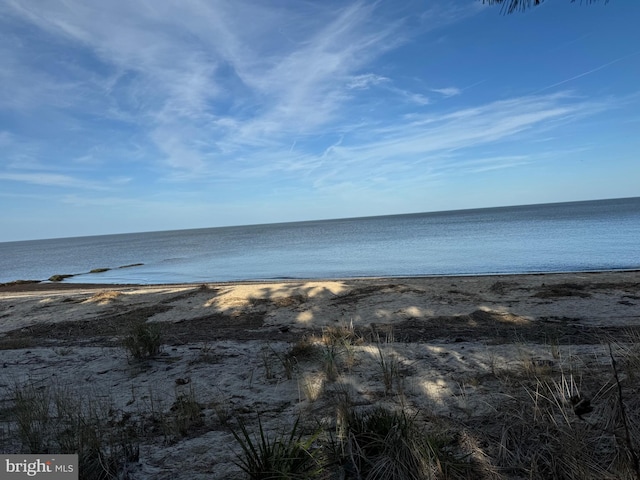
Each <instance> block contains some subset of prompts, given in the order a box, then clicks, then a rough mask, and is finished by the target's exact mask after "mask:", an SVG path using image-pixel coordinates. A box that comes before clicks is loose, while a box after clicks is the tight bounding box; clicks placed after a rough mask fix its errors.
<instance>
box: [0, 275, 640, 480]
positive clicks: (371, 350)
mask: <svg viewBox="0 0 640 480" xmlns="http://www.w3.org/2000/svg"><path fill="white" fill-rule="evenodd" d="M141 323H145V324H147V323H153V324H154V325H157V328H158V329H159V331H160V332H161V338H162V348H161V352H160V353H159V354H157V355H155V356H153V357H151V358H146V359H142V360H139V359H134V358H132V355H131V351H130V350H128V349H127V348H124V347H123V339H124V338H125V337H126V336H127V335H128V332H130V329H131V328H132V325H136V324H141ZM610 348H611V349H610ZM634 355H637V358H638V359H640V272H638V271H619V272H593V273H562V274H532V275H494V276H468V277H460V276H451V277H433V278H431V277H415V278H375V279H346V280H309V281H307V280H300V281H277V282H244V283H220V284H213V283H212V284H204V285H200V284H198V285H154V286H135V285H118V286H115V285H112V286H105V285H78V284H65V283H64V282H62V283H58V284H53V283H41V284H28V285H6V286H3V287H0V364H1V365H2V369H1V370H0V395H1V398H0V420H1V422H2V429H1V431H0V451H2V452H3V453H19V452H25V451H26V449H25V448H26V447H25V444H24V443H25V439H24V431H21V430H20V427H19V426H18V425H17V424H16V423H15V422H16V420H17V410H16V408H15V400H16V393H17V392H24V391H32V390H29V389H35V390H33V391H43V390H46V391H52V392H60V391H64V392H73V397H74V398H78V399H82V404H83V405H87V404H93V403H94V402H98V403H100V405H108V409H109V412H110V413H109V415H112V416H113V419H112V420H113V422H112V423H114V422H115V423H117V422H120V423H121V424H124V423H127V424H128V425H129V426H130V427H131V431H132V432H133V431H135V434H134V433H132V434H131V438H134V439H135V443H136V444H139V447H140V452H139V460H138V461H137V462H133V463H131V464H130V465H129V466H128V467H127V468H128V470H129V474H130V476H131V478H140V479H205V478H207V479H212V478H213V479H226V478H244V477H243V476H242V475H241V472H240V470H239V468H238V466H237V465H236V464H235V463H234V461H236V460H237V459H236V456H235V452H238V451H239V448H238V446H237V442H236V440H235V439H234V437H233V435H232V433H231V431H230V428H234V425H235V426H236V428H237V425H238V423H237V422H238V419H241V420H242V421H243V422H244V423H245V424H246V425H247V428H248V429H249V430H250V431H255V430H256V428H257V425H258V424H257V415H258V414H259V415H260V419H261V422H262V424H263V426H264V428H265V431H267V432H277V431H279V429H281V428H284V427H286V426H287V425H289V426H290V425H291V423H292V422H293V421H294V419H295V418H297V417H298V416H300V418H301V422H302V425H303V427H304V428H305V429H307V428H308V429H310V430H311V429H313V428H314V425H315V426H317V425H318V424H319V423H318V422H320V423H321V424H323V425H328V427H326V428H327V429H328V430H330V429H332V428H333V429H334V430H335V425H334V424H335V422H336V420H335V419H336V407H337V405H344V403H345V402H346V403H348V405H349V407H350V408H368V407H371V406H374V405H385V406H388V407H390V408H405V409H406V410H408V411H411V412H418V413H419V415H420V418H421V419H423V420H424V422H425V424H428V426H429V428H436V426H437V427H438V428H441V429H442V431H444V432H445V433H447V432H448V433H450V434H451V440H450V442H451V446H450V448H451V450H452V451H454V453H455V454H456V455H458V456H459V458H464V461H465V462H471V463H473V464H474V468H475V469H476V470H475V472H476V473H475V474H474V476H476V477H472V478H482V476H485V477H486V478H522V477H524V476H526V473H527V472H528V473H530V474H531V475H532V476H533V478H544V476H542V473H540V475H538V473H536V472H535V471H534V472H533V473H531V471H527V468H529V469H530V468H531V459H530V458H529V457H531V456H532V455H533V456H535V455H534V454H530V455H529V457H527V455H528V454H527V451H525V452H524V453H521V452H520V453H517V452H514V451H513V450H514V448H513V444H512V443H509V442H510V441H511V442H513V441H515V440H514V438H517V435H525V433H523V432H525V431H526V430H525V431H523V432H520V434H519V433H518V432H517V429H518V428H520V426H518V425H519V424H518V422H517V421H516V420H517V419H521V420H522V422H523V425H521V426H522V428H524V426H527V427H528V428H531V429H533V430H531V431H537V430H535V428H534V427H533V426H532V425H530V424H529V425H527V423H530V422H531V421H537V420H536V418H537V417H536V416H535V415H534V414H535V413H536V408H538V407H539V403H536V401H534V400H533V399H534V397H535V395H536V394H535V392H536V391H540V388H541V386H547V387H548V386H549V385H558V386H559V387H558V388H559V389H560V390H563V394H565V397H566V399H571V397H572V396H576V399H574V400H572V402H573V403H574V405H564V406H561V407H562V408H564V407H567V411H569V412H570V413H573V414H575V415H573V416H572V417H571V418H565V422H566V424H567V428H570V430H571V429H573V430H572V431H575V432H578V431H582V430H579V429H580V428H587V429H589V428H592V430H593V429H600V428H601V426H600V423H599V422H600V419H601V418H602V417H603V415H605V413H604V411H603V410H602V409H604V408H609V405H610V402H609V399H618V400H619V398H620V396H617V394H616V396H612V395H613V393H611V392H618V389H617V388H614V387H615V386H620V387H621V388H620V392H621V393H622V398H623V400H624V402H626V404H625V406H626V411H625V415H627V418H628V419H630V421H631V423H632V424H633V425H635V427H634V428H637V429H640V400H638V398H637V397H639V395H638V393H640V372H638V374H637V375H635V376H634V374H633V370H632V369H633V368H635V367H634V365H635V364H634V363H633V361H635V360H634V359H635V358H636V357H635V356H634ZM612 356H613V358H614V359H618V368H619V369H620V370H619V371H617V370H613V369H612ZM637 366H639V367H640V360H639V361H638V364H637ZM625 369H626V370H625ZM616 373H617V374H618V375H617V376H618V378H617V380H615V375H614V374H616ZM38 389H40V390H38ZM532 392H533V393H532ZM548 397H549V395H546V397H545V398H547V399H548ZM578 397H579V399H578ZM536 398H537V397H536ZM554 398H555V397H554ZM563 398H564V397H563ZM582 399H589V401H590V403H591V404H592V405H593V408H592V409H591V410H590V411H589V412H587V413H585V414H584V415H583V414H581V412H580V411H578V410H576V408H575V403H576V402H577V401H579V400H582ZM186 400H189V401H190V403H189V405H191V406H194V405H195V407H197V412H196V413H195V414H193V412H188V411H186V410H185V409H184V408H182V407H183V406H184V404H185V401H186ZM538 400H539V399H538ZM611 401H613V400H611ZM600 405H602V407H601V408H600ZM587 410H588V409H587ZM540 411H541V412H542V410H540ZM560 415H561V418H563V417H562V412H560ZM574 417H575V418H574ZM532 419H533V420H532ZM322 422H324V423H322ZM332 422H333V423H332ZM510 425H511V426H513V428H512V427H510ZM621 425H622V426H624V425H623V424H621ZM590 426H591V427H590ZM621 428H622V427H621V426H620V425H618V424H613V425H609V426H608V427H604V426H603V427H602V431H603V432H604V431H606V432H609V433H608V434H610V436H611V442H613V444H617V445H619V447H618V448H619V449H620V451H621V452H623V453H625V452H626V450H627V447H628V446H629V445H628V443H627V444H626V443H625V440H624V438H625V436H624V435H622V434H619V433H618V429H621ZM607 429H608V430H607ZM598 431H600V430H598ZM620 431H622V430H620ZM21 432H22V434H23V437H22V438H21ZM633 435H635V434H634V433H633V432H632V441H633V440H635V439H636V438H637V437H633ZM512 437H513V438H512ZM638 438H640V437H638ZM510 439H511V440H510ZM522 441H523V445H524V446H523V448H524V449H525V450H526V448H528V447H526V445H525V444H526V440H522ZM638 447H640V445H638ZM69 453H73V452H69ZM626 453H627V454H628V452H626ZM518 455H519V456H520V457H522V458H515V457H517V456H518ZM564 455H565V456H566V455H567V454H566V453H565V454H564ZM631 457H632V455H631ZM630 461H632V460H630ZM527 462H528V464H529V466H527ZM584 478H586V477H584ZM594 478H595V477H594Z"/></svg>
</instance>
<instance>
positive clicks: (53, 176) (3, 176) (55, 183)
mask: <svg viewBox="0 0 640 480" xmlns="http://www.w3.org/2000/svg"><path fill="white" fill-rule="evenodd" d="M0 180H10V181H12V182H19V183H29V184H33V185H41V186H46V187H64V188H67V187H73V188H80V189H91V190H94V189H99V190H102V189H104V188H105V187H104V186H103V185H100V184H98V183H96V182H94V181H91V180H89V181H88V180H84V179H81V178H77V177H72V176H70V175H62V174H57V173H49V172H32V173H0Z"/></svg>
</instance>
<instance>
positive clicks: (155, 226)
mask: <svg viewBox="0 0 640 480" xmlns="http://www.w3.org/2000/svg"><path fill="white" fill-rule="evenodd" d="M639 24H640V2H638V1H635V0H611V1H610V2H609V3H607V4H606V5H605V4H603V3H601V4H594V5H589V6H587V5H580V2H576V3H575V4H571V3H570V2H569V0H555V1H548V2H547V3H545V4H543V5H542V6H541V7H536V8H534V9H531V10H528V11H527V12H526V13H516V14H513V15H502V14H501V11H500V8H499V7H496V6H487V5H483V4H482V3H481V2H480V1H473V0H469V1H453V0H432V1H425V0H422V1H417V0H406V1H402V2H398V1H395V0H380V1H377V2H367V1H359V2H357V1H356V2H350V1H344V0H341V1H331V0H329V1H327V0H323V1H304V0H296V1H293V0H288V1H284V0H271V1H264V0H233V1H230V0H227V1H216V0H210V1H209V0H207V1H205V0H201V1H197V0H192V1H177V0H176V1H168V0H147V1H144V0H139V1H130V0H109V1H106V2H97V1H96V2H87V1H85V0H42V1H36V0H34V1H29V2H24V1H19V0H3V1H2V2H1V3H0V65H1V67H0V212H1V213H0V221H1V222H2V228H0V241H12V240H23V239H34V238H52V237H65V236H80V235H94V234H108V233H122V232H133V231H154V230H172V229H182V228H200V227H215V226H224V225H241V224H253V223H271V222H284V221H298V220H312V219H323V218H340V217H356V216H368V215H384V214H395V213H413V212H425V211H439V210H453V209H462V208H474V207H490V206H501V205H518V204H531V203H546V202H559V201H573V200H589V199H600V198H618V197H631V196H639V195H640V161H639V159H638V152H639V151H640V135H639V132H640V28H639V27H638V25H639Z"/></svg>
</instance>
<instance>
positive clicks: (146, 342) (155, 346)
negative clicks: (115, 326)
mask: <svg viewBox="0 0 640 480" xmlns="http://www.w3.org/2000/svg"><path fill="white" fill-rule="evenodd" d="M123 345H124V347H125V348H126V349H127V351H128V352H129V354H130V355H131V356H132V357H133V358H136V359H142V358H148V357H154V356H156V355H158V354H159V353H160V351H161V348H162V332H161V330H160V326H159V325H158V324H154V323H138V324H135V325H133V326H132V327H131V329H130V331H129V333H128V335H127V336H126V337H125V338H124V342H123Z"/></svg>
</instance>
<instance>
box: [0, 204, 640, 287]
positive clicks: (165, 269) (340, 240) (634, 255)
mask: <svg viewBox="0 0 640 480" xmlns="http://www.w3.org/2000/svg"><path fill="white" fill-rule="evenodd" d="M139 263H142V264H143V265H139V266H134V267H129V268H118V267H122V266H125V265H131V264H139ZM98 268H109V269H110V270H108V271H106V272H103V273H87V272H89V271H90V270H93V269H98ZM638 268H640V198H631V199H620V200H601V201H592V202H574V203H561V204H547V205H534V206H520V207H504V208H489V209H477V210H463V211H453V212H440V213H423V214H411V215H393V216H383V217H367V218H356V219H343V220H326V221H312V222H298V223H282V224H270V225H251V226H242V227H224V228H207V229H199V230H179V231H168V232H152V233H134V234H123V235H105V236H93V237H79V238H65V239H52V240H36V241H25V242H9V243H0V282H8V281H13V280H18V279H21V280H26V279H29V280H44V279H48V278H49V277H50V276H52V275H54V274H75V275H76V276H74V277H72V278H69V279H67V280H65V282H76V283H80V282H90V283H144V284H152V283H180V282H208V281H211V282H212V281H232V280H252V279H278V278H344V277H360V276H409V275H460V274H462V275H477V274H490V273H526V272H559V271H588V270H611V269H638Z"/></svg>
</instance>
